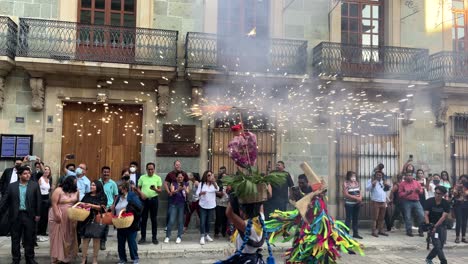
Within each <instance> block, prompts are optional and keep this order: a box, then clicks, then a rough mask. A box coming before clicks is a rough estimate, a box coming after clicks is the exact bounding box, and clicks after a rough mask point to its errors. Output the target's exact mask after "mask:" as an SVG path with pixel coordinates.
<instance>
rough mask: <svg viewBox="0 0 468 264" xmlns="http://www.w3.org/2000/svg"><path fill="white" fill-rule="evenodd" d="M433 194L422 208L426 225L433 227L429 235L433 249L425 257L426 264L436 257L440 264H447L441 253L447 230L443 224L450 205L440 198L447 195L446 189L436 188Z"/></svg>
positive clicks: (429, 263) (442, 252)
mask: <svg viewBox="0 0 468 264" xmlns="http://www.w3.org/2000/svg"><path fill="white" fill-rule="evenodd" d="M434 193H435V197H432V198H429V199H428V200H427V201H426V204H425V208H424V213H425V216H424V219H425V222H426V224H429V223H431V224H433V225H434V228H433V230H431V234H430V236H431V240H432V245H433V248H432V250H431V252H429V254H428V255H427V257H426V263H428V264H431V263H432V259H433V258H435V257H436V256H437V257H439V260H440V263H441V264H447V259H446V258H445V254H444V251H443V249H444V244H445V242H446V241H447V229H446V225H445V223H444V222H445V219H447V216H448V214H449V212H450V204H449V202H448V201H447V200H445V199H443V198H442V196H444V195H446V194H447V189H446V188H445V187H444V186H437V187H436V188H435V192H434Z"/></svg>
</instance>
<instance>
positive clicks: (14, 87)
mask: <svg viewBox="0 0 468 264" xmlns="http://www.w3.org/2000/svg"><path fill="white" fill-rule="evenodd" d="M31 100H32V93H31V88H30V87H29V78H28V76H27V75H26V73H25V72H24V71H21V70H18V69H17V70H15V71H13V72H12V73H10V74H9V75H8V76H7V77H6V83H5V105H4V106H3V109H2V110H1V111H0V134H2V133H5V134H6V133H8V134H28V135H31V134H32V135H34V139H33V140H34V144H33V153H34V155H37V156H39V157H43V154H44V149H43V148H44V144H43V143H44V133H43V132H44V131H43V127H44V122H45V115H44V112H34V111H32V110H31ZM16 117H22V118H24V123H16ZM11 164H12V162H11V161H0V172H1V171H3V170H4V169H5V168H8V167H11Z"/></svg>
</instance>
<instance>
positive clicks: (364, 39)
mask: <svg viewBox="0 0 468 264" xmlns="http://www.w3.org/2000/svg"><path fill="white" fill-rule="evenodd" d="M371 44H372V43H371V35H369V34H363V35H362V45H371Z"/></svg>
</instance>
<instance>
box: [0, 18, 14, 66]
mask: <svg viewBox="0 0 468 264" xmlns="http://www.w3.org/2000/svg"><path fill="white" fill-rule="evenodd" d="M17 32H18V26H17V25H16V24H15V22H13V20H11V19H10V18H9V17H5V16H0V56H8V57H9V58H11V59H14V58H15V52H16V42H17Z"/></svg>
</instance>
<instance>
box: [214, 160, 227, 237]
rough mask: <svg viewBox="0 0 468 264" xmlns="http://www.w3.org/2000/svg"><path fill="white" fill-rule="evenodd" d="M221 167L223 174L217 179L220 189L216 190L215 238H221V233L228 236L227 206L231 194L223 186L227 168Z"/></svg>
mask: <svg viewBox="0 0 468 264" xmlns="http://www.w3.org/2000/svg"><path fill="white" fill-rule="evenodd" d="M222 168H223V167H221V168H220V172H221V174H219V177H218V179H217V184H218V186H219V191H217V192H216V209H215V210H216V220H215V238H219V233H221V235H222V236H223V237H226V230H227V218H226V207H227V205H228V203H229V196H228V194H227V193H226V188H225V186H223V182H222V179H223V177H224V176H226V172H225V170H222Z"/></svg>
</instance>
